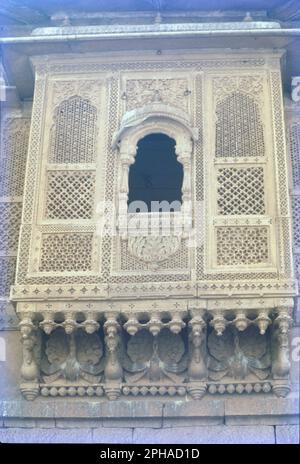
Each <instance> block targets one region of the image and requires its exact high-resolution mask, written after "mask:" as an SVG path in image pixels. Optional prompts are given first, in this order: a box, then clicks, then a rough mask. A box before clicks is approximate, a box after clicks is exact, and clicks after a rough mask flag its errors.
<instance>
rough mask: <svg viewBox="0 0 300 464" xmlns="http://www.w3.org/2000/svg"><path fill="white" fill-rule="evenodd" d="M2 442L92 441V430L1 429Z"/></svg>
mask: <svg viewBox="0 0 300 464" xmlns="http://www.w3.org/2000/svg"><path fill="white" fill-rule="evenodd" d="M0 442H2V443H91V442H92V431H91V430H82V429H81V430H80V429H72V430H71V429H69V430H59V429H22V428H7V429H1V430H0Z"/></svg>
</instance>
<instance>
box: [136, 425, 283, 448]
mask: <svg viewBox="0 0 300 464" xmlns="http://www.w3.org/2000/svg"><path fill="white" fill-rule="evenodd" d="M133 441H134V443H149V444H150V443H151V444H159V443H162V444H163V443H171V444H176V443H180V444H186V443H191V444H227V443H228V444H238V443H242V444H246V443H249V444H260V443H261V444H262V443H265V444H270V443H275V432H274V427H271V426H261V427H254V426H253V427H252V426H241V427H236V426H212V427H205V426H203V427H177V428H176V429H174V428H169V429H168V428H166V429H162V430H151V431H149V430H145V429H139V430H134V432H133Z"/></svg>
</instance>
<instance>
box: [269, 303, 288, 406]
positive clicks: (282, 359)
mask: <svg viewBox="0 0 300 464" xmlns="http://www.w3.org/2000/svg"><path fill="white" fill-rule="evenodd" d="M289 313H290V311H289V308H286V307H282V308H281V307H279V308H278V310H277V314H278V315H277V317H276V318H275V320H274V322H273V333H272V374H273V379H274V381H273V391H274V393H275V394H276V395H277V396H280V397H284V396H286V395H287V394H288V393H289V391H290V385H289V372H290V360H289V329H290V326H291V323H292V318H291V316H290V314H289Z"/></svg>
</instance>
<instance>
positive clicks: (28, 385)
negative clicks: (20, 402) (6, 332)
mask: <svg viewBox="0 0 300 464" xmlns="http://www.w3.org/2000/svg"><path fill="white" fill-rule="evenodd" d="M19 327H20V331H21V339H22V345H23V362H22V366H21V378H22V383H21V384H20V390H21V392H22V394H23V396H24V397H25V398H26V399H27V400H34V399H35V398H36V397H37V395H38V393H39V384H38V382H39V377H40V370H39V366H38V360H37V356H36V352H37V348H39V347H38V343H39V337H38V334H37V327H36V326H35V324H34V323H33V314H32V313H26V314H23V315H22V317H21V322H20V324H19Z"/></svg>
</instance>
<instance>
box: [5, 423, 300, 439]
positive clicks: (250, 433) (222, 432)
mask: <svg viewBox="0 0 300 464" xmlns="http://www.w3.org/2000/svg"><path fill="white" fill-rule="evenodd" d="M280 433H281V435H282V439H283V440H284V439H285V436H284V435H283V434H282V432H280ZM286 436H287V439H288V440H293V439H294V438H293V437H294V432H292V433H291V431H290V433H289V434H288V435H286ZM0 442H1V443H118V444H125V443H128V444H130V443H136V444H139V443H140V444H275V443H276V441H275V427H272V426H260V427H257V426H226V425H223V426H222V425H214V426H197V427H176V428H165V429H159V430H158V429H151V428H135V429H132V428H117V427H116V428H104V427H102V428H99V429H79V428H78V429H76V428H73V429H58V428H56V429H32V428H30V429H24V428H2V429H0ZM283 442H284V443H291V442H292V441H282V443H283Z"/></svg>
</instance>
